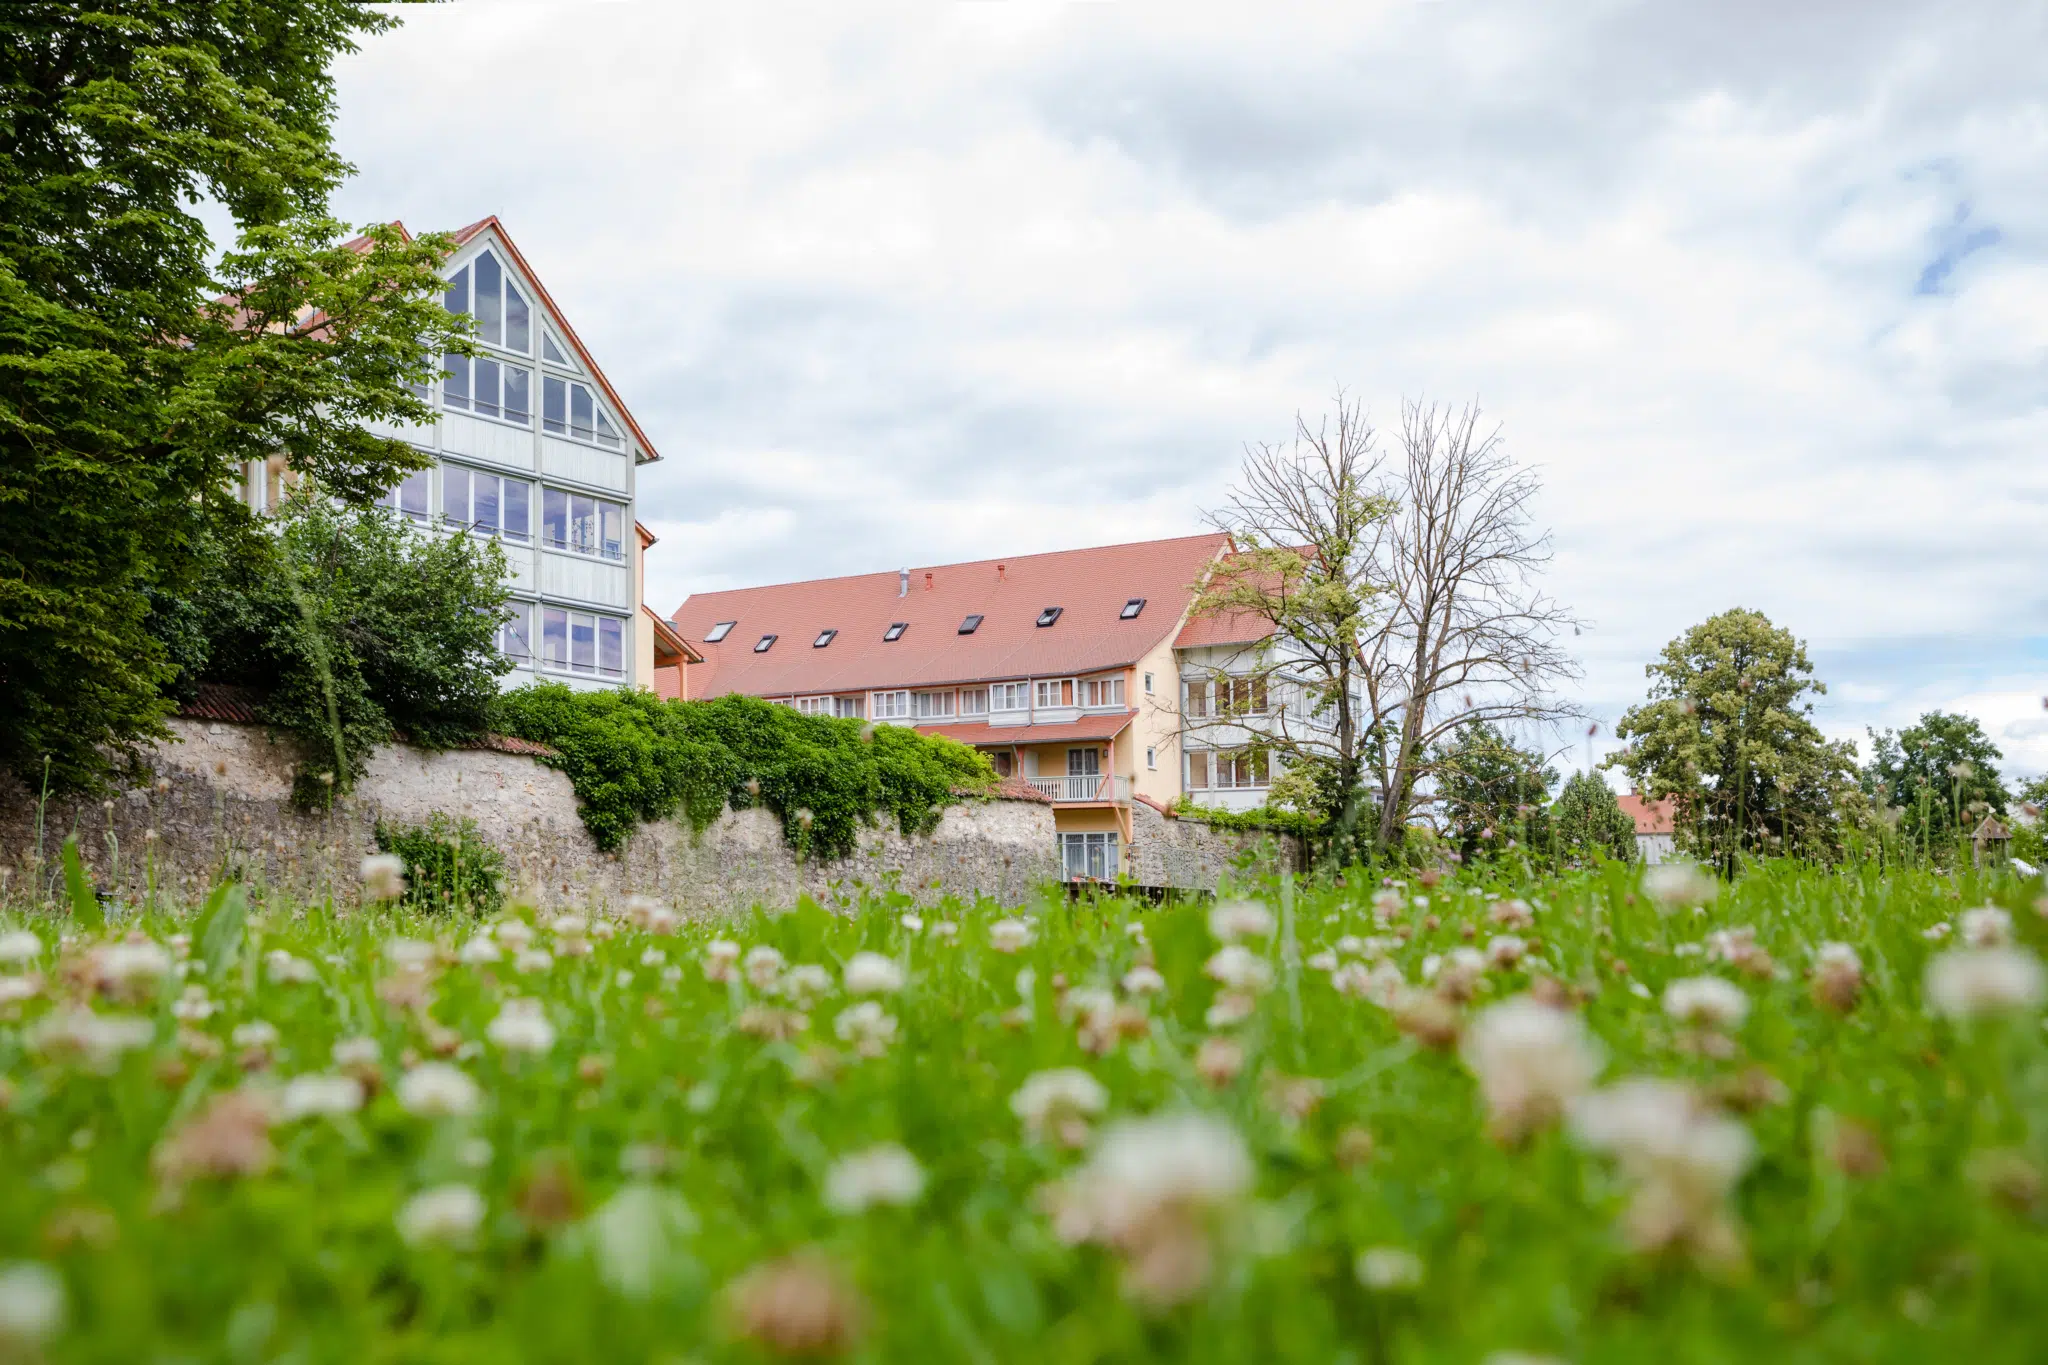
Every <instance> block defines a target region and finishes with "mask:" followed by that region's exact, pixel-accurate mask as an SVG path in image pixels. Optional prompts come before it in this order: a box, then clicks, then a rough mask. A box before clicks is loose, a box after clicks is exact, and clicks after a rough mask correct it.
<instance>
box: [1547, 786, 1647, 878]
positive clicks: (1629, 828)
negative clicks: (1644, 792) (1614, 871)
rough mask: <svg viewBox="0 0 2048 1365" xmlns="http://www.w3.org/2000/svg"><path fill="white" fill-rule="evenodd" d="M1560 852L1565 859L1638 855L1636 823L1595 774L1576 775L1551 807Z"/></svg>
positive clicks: (1625, 860) (1624, 857)
mask: <svg viewBox="0 0 2048 1365" xmlns="http://www.w3.org/2000/svg"><path fill="white" fill-rule="evenodd" d="M1550 822H1551V828H1552V830H1553V831H1554V832H1555V835H1556V838H1557V850H1558V852H1559V853H1560V854H1562V855H1564V856H1566V857H1580V858H1586V857H1591V856H1593V855H1594V854H1596V853H1597V854H1598V855H1599V856H1601V857H1603V858H1616V859H1619V860H1620V861H1622V862H1627V861H1629V860H1630V859H1631V858H1633V857H1635V856H1636V822H1635V821H1634V820H1631V819H1630V818H1629V816H1628V812H1626V811H1624V810H1623V809H1622V808H1621V803H1620V802H1619V801H1617V800H1616V799H1615V797H1614V789H1613V788H1612V787H1609V786H1608V785H1607V784H1606V783H1605V782H1602V781H1601V780H1600V779H1599V778H1598V777H1596V776H1594V775H1593V774H1592V773H1574V774H1573V775H1572V777H1571V779H1570V780H1569V781H1567V782H1566V783H1565V784H1564V790H1563V791H1561V792H1559V793H1558V794H1557V803H1556V804H1555V805H1553V806H1552V807H1551V808H1550Z"/></svg>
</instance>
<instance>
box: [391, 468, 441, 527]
mask: <svg viewBox="0 0 2048 1365" xmlns="http://www.w3.org/2000/svg"><path fill="white" fill-rule="evenodd" d="M415 498H417V499H418V501H419V510H418V511H414V510H413V509H412V508H411V507H410V506H408V505H407V504H408V502H410V501H411V500H413V499H415ZM433 504H434V471H433V470H431V469H415V470H414V471H413V472H412V473H410V474H408V475H406V476H405V477H404V478H403V479H400V480H399V481H398V482H397V483H396V484H393V485H392V486H391V488H390V489H389V490H388V491H387V492H385V494H384V495H383V496H382V497H380V498H378V499H377V505H378V506H379V507H388V508H390V509H391V510H392V511H394V512H396V513H397V514H398V515H399V516H401V517H404V518H405V519H406V520H407V521H416V522H418V523H420V525H422V526H431V525H433V523H434V513H433V511H432V508H433Z"/></svg>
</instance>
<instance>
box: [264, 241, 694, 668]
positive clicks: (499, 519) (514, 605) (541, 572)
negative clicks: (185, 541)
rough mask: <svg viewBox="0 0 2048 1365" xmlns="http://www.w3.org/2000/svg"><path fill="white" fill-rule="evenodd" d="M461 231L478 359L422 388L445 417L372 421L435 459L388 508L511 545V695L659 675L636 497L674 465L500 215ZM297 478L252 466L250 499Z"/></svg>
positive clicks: (274, 492)
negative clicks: (653, 469)
mask: <svg viewBox="0 0 2048 1365" xmlns="http://www.w3.org/2000/svg"><path fill="white" fill-rule="evenodd" d="M454 236H455V240H456V249H455V251H454V253H453V254H452V255H450V257H449V258H448V260H447V262H446V263H445V265H444V266H443V269H442V275H443V278H445V279H446V280H447V282H448V288H447V293H446V295H445V302H446V305H447V307H448V310H449V311H450V312H453V313H461V314H466V315H468V316H470V317H471V318H473V319H475V324H476V340H477V343H478V344H477V350H478V354H476V355H474V356H461V355H452V354H451V355H449V356H447V357H445V358H444V361H443V368H442V373H441V376H440V378H439V380H438V381H437V382H436V383H434V384H432V385H430V386H428V387H427V388H426V389H425V390H423V391H422V393H421V396H422V397H423V398H425V399H427V401H428V402H429V403H431V404H432V405H433V407H434V408H435V410H436V415H435V420H434V421H432V422H430V423H428V424H426V425H424V426H386V425H382V424H379V425H377V426H375V427H373V429H374V430H376V431H377V432H378V434H380V435H385V436H393V437H397V438H398V439H401V440H404V441H409V442H411V443H412V444H413V445H415V446H418V447H419V448H420V449H422V450H424V451H427V452H429V453H430V454H432V455H433V456H434V465H433V467H432V468H431V469H425V470H421V471H419V472H417V473H415V474H413V475H412V476H411V477H409V478H408V479H406V480H405V482H404V483H402V484H400V485H399V486H398V487H397V488H394V489H392V490H391V492H390V493H389V494H388V495H387V496H386V498H385V500H384V501H385V503H386V505H388V506H389V507H390V508H391V509H392V510H394V511H395V512H397V513H398V514H399V515H400V516H402V517H405V518H406V519H408V520H410V521H412V522H414V523H416V524H417V525H419V526H420V527H422V528H434V529H436V530H438V531H441V532H444V533H456V532H467V533H468V534H470V535H476V536H487V537H490V538H492V539H494V540H496V541H498V543H499V544H500V545H502V546H503V547H504V550H505V558H506V561H507V563H508V565H509V567H510V589H511V595H510V597H509V599H508V601H507V603H506V606H507V610H508V612H509V619H508V620H507V621H506V622H505V624H504V626H503V627H502V628H501V630H500V632H499V639H498V644H499V648H500V649H501V650H502V651H503V652H504V653H505V655H506V656H507V657H508V658H510V659H511V660H512V663H513V669H512V671H511V672H510V673H509V674H507V675H506V676H505V678H504V686H506V687H517V686H519V685H521V684H522V683H528V682H533V681H535V680H536V679H542V678H545V679H547V680H550V681H559V682H565V683H568V684H570V685H571V686H575V687H617V686H623V685H630V684H632V683H633V682H635V681H636V676H637V675H640V674H642V673H645V674H647V675H648V676H644V677H637V680H638V681H641V682H643V683H645V682H651V681H652V677H651V674H652V665H651V661H650V657H649V656H650V653H651V651H650V646H652V645H655V644H656V642H655V640H654V636H655V635H657V634H661V633H662V632H661V631H660V630H659V629H658V628H656V627H655V626H653V625H652V623H651V622H650V620H649V618H648V616H647V614H645V613H643V612H642V611H641V609H640V595H639V585H640V583H641V581H642V566H641V563H640V557H641V555H642V554H643V553H644V550H645V546H646V544H648V543H651V540H652V538H651V537H648V536H646V535H644V534H636V521H635V517H634V491H635V485H636V482H637V479H638V471H639V468H640V466H642V465H645V464H649V463H652V462H653V461H655V460H658V459H659V458H660V456H659V455H658V454H657V453H656V452H655V449H654V446H653V443H652V442H650V441H649V440H648V439H647V436H646V433H644V432H643V431H642V430H641V429H640V425H639V423H638V422H636V421H635V420H634V419H633V415H632V413H631V412H630V411H629V410H628V409H627V408H626V405H625V403H624V402H623V401H622V400H621V399H620V398H619V395H618V393H617V392H616V391H615V390H614V389H613V388H612V385H611V383H610V381H609V380H607V379H606V378H605V375H604V371H603V370H602V369H600V368H599V367H598V364H597V362H596V360H595V359H594V358H593V357H592V356H591V355H590V353H589V351H588V350H586V349H585V348H584V346H583V343H582V341H581V340H580V339H579V338H578V337H577V335H576V331H575V329H574V328H573V327H571V326H570V325H569V321H568V319H567V318H565V317H564V316H563V315H562V313H561V311H560V310H559V309H558V308H557V307H556V306H555V303H554V300H553V299H552V298H550V297H549V295H548V292H547V290H546V288H545V287H544V286H543V285H542V284H541V282H540V280H539V278H538V277H537V276H536V275H535V274H534V273H533V271H532V269H531V268H530V267H529V266H528V265H527V263H526V260H525V258H524V257H523V256H521V255H520V252H519V249H518V247H516V246H514V245H513V243H512V239H511V237H510V235H509V234H507V233H506V231H505V229H504V226H503V225H502V224H500V223H499V222H498V220H497V219H496V218H495V217H492V218H486V219H484V220H483V221H481V222H478V223H472V224H470V225H469V226H468V227H466V228H463V229H461V230H460V231H459V232H457V233H455V234H454ZM287 477H288V476H287V475H286V474H285V473H284V471H283V468H282V464H281V462H280V461H276V460H273V461H272V462H271V464H270V465H267V466H266V465H261V464H257V465H252V466H251V467H250V469H249V472H248V479H249V486H248V496H249V500H250V502H251V504H252V505H253V506H255V507H257V508H258V509H259V510H268V509H269V508H271V507H274V506H275V505H276V503H277V501H278V499H279V498H280V497H281V496H282V495H283V491H284V487H285V485H286V481H287ZM674 643H675V642H674V641H673V639H672V637H671V639H670V640H669V641H668V642H667V644H668V645H669V646H670V647H671V648H672V646H673V644H674Z"/></svg>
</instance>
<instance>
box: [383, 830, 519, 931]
mask: <svg viewBox="0 0 2048 1365" xmlns="http://www.w3.org/2000/svg"><path fill="white" fill-rule="evenodd" d="M377 847H378V848H379V849H381V850H383V851H384V852H386V853H396V854H397V855H398V856H399V858H400V859H401V860H402V861H403V862H404V863H405V899H406V901H407V903H408V904H411V905H416V906H418V907H420V908H421V909H423V910H435V911H445V910H467V911H469V912H470V913H472V914H477V915H490V914H496V913H497V910H498V907H499V906H500V905H501V904H503V903H504V893H503V891H502V890H501V885H502V883H503V881H504V876H505V855H504V854H502V853H500V852H498V850H497V849H495V848H492V847H491V846H490V844H488V843H486V842H485V841H484V837H483V835H481V834H480V833H478V832H477V827H476V822H475V821H474V820H469V819H463V820H456V819H453V818H451V817H449V816H447V815H444V814H443V813H441V812H440V811H435V812H434V814H433V815H432V816H431V817H430V818H429V819H428V821H427V823H426V824H424V825H385V824H382V823H379V824H378V826H377Z"/></svg>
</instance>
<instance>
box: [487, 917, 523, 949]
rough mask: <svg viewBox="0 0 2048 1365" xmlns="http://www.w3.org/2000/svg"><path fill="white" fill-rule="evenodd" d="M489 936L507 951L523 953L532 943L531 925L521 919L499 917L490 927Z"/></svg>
mask: <svg viewBox="0 0 2048 1365" xmlns="http://www.w3.org/2000/svg"><path fill="white" fill-rule="evenodd" d="M491 936H492V937H493V938H495V939H497V940H498V946H499V947H501V948H503V949H504V950H505V951H506V952H508V953H523V952H525V951H526V950H527V949H528V948H529V947H531V946H532V944H533V926H532V925H531V924H528V923H527V922H526V921H525V920H523V919H501V920H499V921H498V922H497V923H496V924H495V925H493V926H492V927H491Z"/></svg>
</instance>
